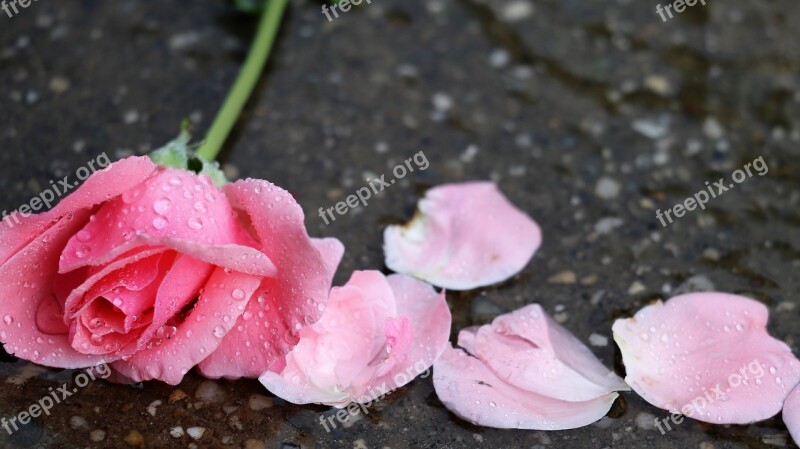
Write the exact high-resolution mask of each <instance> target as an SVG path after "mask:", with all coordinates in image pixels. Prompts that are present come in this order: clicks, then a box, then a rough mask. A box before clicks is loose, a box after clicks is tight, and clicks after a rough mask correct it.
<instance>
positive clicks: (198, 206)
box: [194, 201, 208, 214]
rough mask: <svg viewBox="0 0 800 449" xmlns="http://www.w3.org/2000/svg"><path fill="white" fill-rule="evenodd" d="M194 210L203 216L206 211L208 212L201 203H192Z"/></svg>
mask: <svg viewBox="0 0 800 449" xmlns="http://www.w3.org/2000/svg"><path fill="white" fill-rule="evenodd" d="M194 210H196V211H197V212H200V213H201V214H204V213H206V211H208V209H206V205H205V203H203V202H202V201H198V202H196V203H194Z"/></svg>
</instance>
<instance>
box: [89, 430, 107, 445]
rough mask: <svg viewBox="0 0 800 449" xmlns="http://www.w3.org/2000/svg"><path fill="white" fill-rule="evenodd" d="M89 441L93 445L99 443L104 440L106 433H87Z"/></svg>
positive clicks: (103, 431)
mask: <svg viewBox="0 0 800 449" xmlns="http://www.w3.org/2000/svg"><path fill="white" fill-rule="evenodd" d="M89 439H90V440H92V441H94V442H95V443H99V442H101V441H103V440H105V439H106V431H105V430H100V429H95V430H92V431H91V432H89Z"/></svg>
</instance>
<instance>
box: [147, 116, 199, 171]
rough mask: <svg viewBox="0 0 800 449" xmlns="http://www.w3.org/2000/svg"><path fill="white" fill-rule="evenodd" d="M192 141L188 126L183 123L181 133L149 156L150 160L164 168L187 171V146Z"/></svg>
mask: <svg viewBox="0 0 800 449" xmlns="http://www.w3.org/2000/svg"><path fill="white" fill-rule="evenodd" d="M190 140H192V135H191V134H189V130H188V126H187V125H186V123H185V122H184V124H183V125H182V126H181V133H180V134H178V137H176V138H175V139H174V140H172V141H170V142H169V143H167V144H166V145H164V146H163V147H161V148H159V149H157V150H155V151H153V152H152V153H150V154H149V156H150V160H152V161H153V162H155V163H156V164H159V165H163V166H165V167H172V168H182V169H184V170H186V169H187V167H188V163H189V156H188V151H189V150H188V146H189V141H190Z"/></svg>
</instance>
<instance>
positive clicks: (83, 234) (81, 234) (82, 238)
mask: <svg viewBox="0 0 800 449" xmlns="http://www.w3.org/2000/svg"><path fill="white" fill-rule="evenodd" d="M75 238H77V239H78V241H79V242H88V241H89V240H91V239H92V233H91V232H89V231H87V230H86V229H81V230H80V231H78V233H77V234H75Z"/></svg>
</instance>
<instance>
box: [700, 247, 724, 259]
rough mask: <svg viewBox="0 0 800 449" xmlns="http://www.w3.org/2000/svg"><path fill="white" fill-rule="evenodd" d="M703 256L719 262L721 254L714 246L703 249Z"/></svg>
mask: <svg viewBox="0 0 800 449" xmlns="http://www.w3.org/2000/svg"><path fill="white" fill-rule="evenodd" d="M703 258H704V259H708V260H710V261H712V262H719V259H720V256H719V251H717V250H716V249H714V248H706V249H705V250H703Z"/></svg>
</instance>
